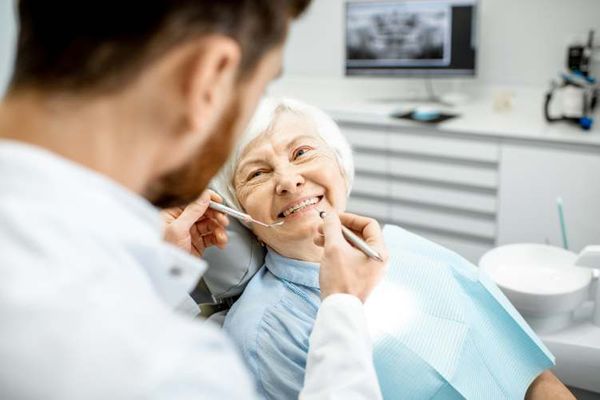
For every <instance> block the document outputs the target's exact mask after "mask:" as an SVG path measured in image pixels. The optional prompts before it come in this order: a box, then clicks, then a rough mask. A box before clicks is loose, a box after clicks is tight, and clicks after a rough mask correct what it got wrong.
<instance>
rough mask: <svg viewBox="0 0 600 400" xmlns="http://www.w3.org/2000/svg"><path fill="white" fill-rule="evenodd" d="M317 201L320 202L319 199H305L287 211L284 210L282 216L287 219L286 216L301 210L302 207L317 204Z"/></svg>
mask: <svg viewBox="0 0 600 400" xmlns="http://www.w3.org/2000/svg"><path fill="white" fill-rule="evenodd" d="M319 200H320V199H319V197H313V198H310V199H306V200H304V201H302V202H300V203H298V204H295V205H293V206H292V207H290V208H288V209H287V210H285V211H284V212H283V216H284V217H287V216H288V215H290V214H293V213H295V212H297V211H299V210H301V209H303V208H304V207H308V206H310V205H313V204H317V203H318V202H319Z"/></svg>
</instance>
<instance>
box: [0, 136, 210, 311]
mask: <svg viewBox="0 0 600 400" xmlns="http://www.w3.org/2000/svg"><path fill="white" fill-rule="evenodd" d="M0 176H1V177H2V186H3V190H2V193H0V194H1V195H2V196H14V197H15V199H16V200H19V199H24V200H25V201H27V202H30V203H31V202H33V203H35V204H36V205H39V204H42V203H43V206H44V207H46V210H45V211H44V212H45V213H46V214H47V215H48V216H52V217H53V218H57V220H59V221H60V223H62V224H65V225H68V226H71V227H72V228H73V229H74V230H75V231H76V232H79V234H81V235H87V236H88V237H91V238H94V240H97V241H98V242H99V243H100V242H103V241H105V242H106V241H110V242H111V243H115V244H116V245H118V246H119V247H121V248H123V249H124V250H125V251H126V252H127V253H128V254H129V255H130V256H131V257H132V258H134V259H135V261H136V262H137V264H138V265H140V266H141V267H142V268H143V269H144V270H145V272H146V274H147V275H148V276H149V278H150V280H151V282H152V284H153V286H154V288H155V290H156V291H157V293H158V295H159V296H160V297H161V298H162V299H163V300H164V301H165V302H166V303H167V304H169V305H171V306H172V307H175V308H181V305H182V304H185V303H188V300H189V295H188V293H189V292H190V291H191V290H192V289H193V288H194V286H195V285H196V283H197V281H198V279H199V278H200V276H201V275H202V273H204V271H205V270H206V263H205V262H204V261H202V260H200V259H198V258H196V257H192V256H191V255H189V254H187V253H186V252H184V251H182V250H180V249H179V248H176V247H174V246H171V245H169V244H168V243H166V242H164V240H163V239H162V237H163V222H162V220H161V218H160V214H159V211H158V209H156V208H155V207H154V206H153V205H152V204H150V203H149V202H148V201H146V200H145V199H144V198H142V197H141V196H139V195H138V194H136V193H134V192H132V191H130V190H128V189H127V188H125V187H123V186H121V185H119V184H118V183H116V182H114V181H112V180H111V179H110V178H108V177H106V176H104V175H101V174H99V173H97V172H95V171H93V170H90V169H87V168H85V167H83V166H81V165H79V164H77V163H75V162H72V161H70V160H67V159H65V158H62V157H60V156H58V155H56V154H54V153H52V152H50V151H48V150H45V149H43V148H40V147H37V146H32V145H29V144H25V143H21V142H18V141H12V140H4V139H1V140H0ZM184 307H187V306H184Z"/></svg>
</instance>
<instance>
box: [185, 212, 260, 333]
mask: <svg viewBox="0 0 600 400" xmlns="http://www.w3.org/2000/svg"><path fill="white" fill-rule="evenodd" d="M227 235H228V237H229V241H228V243H227V247H226V248H225V250H221V249H219V248H217V247H211V248H209V249H207V250H206V251H205V253H204V257H203V258H204V260H205V261H206V262H208V264H209V268H208V270H207V271H206V273H205V274H204V276H203V278H202V279H201V280H200V281H199V283H198V285H197V286H196V288H195V289H194V290H193V291H192V293H190V295H191V296H192V298H193V299H194V301H195V302H196V304H198V306H199V308H200V315H201V316H202V317H203V318H207V319H208V320H210V321H212V322H214V323H216V324H218V325H220V326H222V325H223V321H224V319H225V315H226V314H227V311H228V310H229V308H231V306H232V305H233V303H234V302H235V301H236V300H237V299H238V298H239V297H240V295H241V294H242V292H243V290H244V288H245V287H246V285H247V284H248V282H249V281H250V279H252V277H253V276H254V274H256V273H257V272H258V270H259V269H260V268H261V267H262V265H263V264H264V261H265V254H266V249H265V248H264V247H262V246H261V245H260V244H259V243H258V241H257V240H256V237H255V236H254V234H253V233H252V232H251V231H250V230H249V229H248V228H246V227H245V226H244V225H242V224H241V223H240V222H239V221H237V220H235V219H233V218H231V219H230V224H229V226H228V227H227Z"/></svg>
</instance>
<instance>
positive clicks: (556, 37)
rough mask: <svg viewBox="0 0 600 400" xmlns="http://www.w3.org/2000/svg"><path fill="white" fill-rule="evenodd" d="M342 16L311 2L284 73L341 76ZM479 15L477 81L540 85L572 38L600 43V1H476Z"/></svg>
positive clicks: (340, 6)
mask: <svg viewBox="0 0 600 400" xmlns="http://www.w3.org/2000/svg"><path fill="white" fill-rule="evenodd" d="M343 13H344V0H313V4H312V6H311V9H310V10H309V12H308V13H307V15H306V16H305V17H304V18H303V19H302V20H301V21H299V22H297V23H296V24H295V25H294V26H293V28H292V31H291V34H290V40H289V46H288V48H287V50H286V60H285V68H286V73H288V74H291V75H305V76H314V77H317V76H319V77H321V78H323V77H332V78H333V77H335V78H341V77H343V75H344V72H343V57H344V48H343V41H344V32H343V30H344V23H343ZM479 13H480V30H479V33H480V36H479V37H480V44H479V55H478V61H479V66H478V77H477V81H479V82H482V83H486V84H494V85H528V86H539V85H546V84H547V83H548V82H549V81H550V79H552V78H554V77H555V76H556V74H557V72H558V71H559V70H560V69H561V68H563V67H564V64H565V55H566V47H567V45H568V43H569V42H570V41H571V40H572V39H573V38H574V37H577V36H583V37H584V38H585V37H587V36H586V35H587V31H588V29H590V28H593V29H595V30H596V38H597V41H596V43H597V44H600V0H480V9H479ZM353 79H354V78H353Z"/></svg>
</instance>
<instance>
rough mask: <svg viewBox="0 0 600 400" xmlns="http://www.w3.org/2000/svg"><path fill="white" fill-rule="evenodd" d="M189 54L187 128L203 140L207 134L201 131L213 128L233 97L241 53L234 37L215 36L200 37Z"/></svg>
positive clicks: (186, 96)
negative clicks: (194, 49) (195, 47)
mask: <svg viewBox="0 0 600 400" xmlns="http://www.w3.org/2000/svg"><path fill="white" fill-rule="evenodd" d="M190 57H191V59H190V60H189V62H188V63H186V70H184V71H183V74H184V79H183V81H182V83H183V88H182V90H183V95H184V98H185V99H186V100H185V101H186V102H187V107H186V108H187V115H186V120H187V121H186V125H187V126H186V128H187V129H186V131H187V132H189V133H194V134H195V136H196V137H197V139H199V140H201V141H202V140H204V139H205V136H206V135H203V134H200V135H198V133H206V132H209V131H211V130H212V128H213V127H214V125H215V124H216V123H217V121H218V120H219V117H220V116H221V114H222V112H223V111H224V110H225V108H226V107H227V105H228V104H229V103H230V101H231V99H232V98H233V96H234V90H235V85H236V81H237V78H238V73H239V66H240V61H241V57H242V53H241V48H240V46H239V44H238V43H237V42H236V41H235V40H233V39H231V38H229V37H227V36H223V35H213V36H207V37H204V38H202V39H200V40H199V41H198V47H197V49H196V51H195V52H192V53H191V55H190ZM194 144H195V145H198V144H199V143H194Z"/></svg>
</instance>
